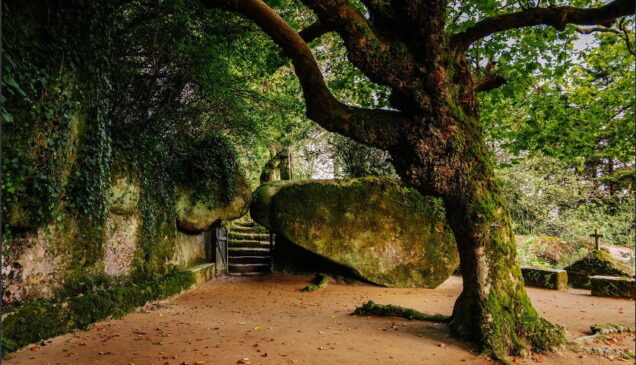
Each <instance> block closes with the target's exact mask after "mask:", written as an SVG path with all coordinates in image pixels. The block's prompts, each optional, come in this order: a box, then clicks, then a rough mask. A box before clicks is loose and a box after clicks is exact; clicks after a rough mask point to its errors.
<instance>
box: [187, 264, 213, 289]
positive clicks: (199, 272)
mask: <svg viewBox="0 0 636 365" xmlns="http://www.w3.org/2000/svg"><path fill="white" fill-rule="evenodd" d="M189 270H190V271H191V272H192V273H193V274H194V286H197V285H201V284H203V283H205V282H206V281H209V280H212V279H214V277H215V276H216V265H215V264H214V263H205V264H201V265H197V266H195V267H192V268H190V269H189Z"/></svg>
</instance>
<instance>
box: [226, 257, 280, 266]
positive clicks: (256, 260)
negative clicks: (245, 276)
mask: <svg viewBox="0 0 636 365" xmlns="http://www.w3.org/2000/svg"><path fill="white" fill-rule="evenodd" d="M270 260H271V256H229V257H228V262H229V264H230V265H234V264H268V265H269V262H270Z"/></svg>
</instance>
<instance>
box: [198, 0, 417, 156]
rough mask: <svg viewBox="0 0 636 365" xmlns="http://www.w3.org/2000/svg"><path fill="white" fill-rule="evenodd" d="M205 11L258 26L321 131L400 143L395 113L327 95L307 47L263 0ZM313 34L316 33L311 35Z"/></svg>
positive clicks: (381, 144) (229, 0)
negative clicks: (289, 70)
mask: <svg viewBox="0 0 636 365" xmlns="http://www.w3.org/2000/svg"><path fill="white" fill-rule="evenodd" d="M201 2H202V4H204V5H205V6H206V7H208V8H218V9H225V10H230V11H234V12H237V13H239V14H242V15H243V16H245V17H246V18H248V19H250V20H252V21H253V22H254V23H256V25H258V26H259V27H260V28H261V29H262V30H263V31H264V32H265V33H266V34H267V35H268V36H269V37H270V38H272V40H274V42H276V44H278V46H280V47H281V48H282V49H283V52H284V53H285V54H286V55H287V56H288V57H289V58H291V60H292V64H293V65H294V71H295V73H296V76H297V77H298V79H299V81H300V84H301V87H302V90H303V96H304V98H305V104H306V108H307V116H308V117H309V118H310V119H312V120H313V121H315V122H316V123H318V124H319V125H320V126H322V127H323V128H325V129H327V130H329V131H331V132H336V133H340V134H342V135H344V136H347V137H350V138H351V139H353V140H355V141H357V142H360V143H363V144H366V145H370V146H374V147H377V148H381V149H388V148H389V147H391V146H393V145H396V144H397V143H399V136H398V135H397V134H398V133H399V132H397V131H400V130H401V128H399V127H398V126H396V125H395V124H396V123H399V121H400V120H402V121H406V117H405V116H404V115H403V114H402V113H400V112H396V111H389V110H375V109H364V108H357V107H353V106H348V105H345V104H342V103H340V102H339V101H338V100H336V98H335V97H334V96H333V95H332V94H331V92H330V91H329V89H328V87H327V85H326V83H325V81H324V79H323V77H322V74H321V72H320V68H319V67H318V64H317V63H316V59H315V58H314V55H313V54H312V52H311V50H310V49H309V47H308V46H307V43H305V41H304V40H303V38H301V36H300V35H299V34H298V33H297V32H296V31H295V30H294V29H293V28H291V27H290V26H289V25H288V24H287V23H286V22H285V21H284V20H283V19H282V18H281V17H280V16H278V14H277V13H276V12H275V11H274V10H272V8H270V7H269V6H268V5H267V4H265V3H264V2H263V1H262V0H201ZM314 34H315V33H314Z"/></svg>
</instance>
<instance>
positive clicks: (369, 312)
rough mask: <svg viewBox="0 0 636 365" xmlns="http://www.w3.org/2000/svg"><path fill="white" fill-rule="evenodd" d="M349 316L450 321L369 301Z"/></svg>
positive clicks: (447, 318) (434, 315)
mask: <svg viewBox="0 0 636 365" xmlns="http://www.w3.org/2000/svg"><path fill="white" fill-rule="evenodd" d="M351 314H352V315H355V316H384V317H402V318H406V319H411V320H417V321H431V322H448V321H449V320H450V317H449V316H445V315H442V314H426V313H422V312H418V311H416V310H415V309H410V308H404V307H400V306H397V305H392V304H388V305H383V304H376V303H374V302H373V301H371V300H370V301H368V302H366V303H364V304H363V305H362V306H360V307H357V308H356V309H355V310H354V311H353V313H351Z"/></svg>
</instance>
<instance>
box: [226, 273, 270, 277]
mask: <svg viewBox="0 0 636 365" xmlns="http://www.w3.org/2000/svg"><path fill="white" fill-rule="evenodd" d="M267 274H269V273H268V272H243V273H239V272H231V273H228V276H263V275H267Z"/></svg>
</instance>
